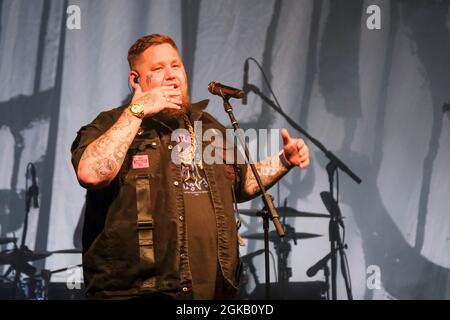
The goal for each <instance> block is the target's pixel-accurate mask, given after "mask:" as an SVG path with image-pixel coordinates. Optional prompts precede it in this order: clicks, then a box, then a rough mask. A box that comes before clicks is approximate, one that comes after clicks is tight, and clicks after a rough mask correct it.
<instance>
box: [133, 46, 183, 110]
mask: <svg viewBox="0 0 450 320" xmlns="http://www.w3.org/2000/svg"><path fill="white" fill-rule="evenodd" d="M135 67H136V70H137V71H138V72H139V74H140V76H141V80H140V81H139V84H140V85H141V88H142V91H143V92H145V91H148V90H150V89H153V88H157V87H161V86H173V87H174V88H175V89H178V90H180V93H181V97H182V102H183V110H184V111H187V110H188V108H189V95H188V85H187V77H186V71H185V69H184V65H183V62H182V61H181V57H180V55H179V53H178V51H177V50H176V49H175V48H173V47H172V46H171V45H170V44H168V43H163V44H159V45H155V46H151V47H149V48H148V49H147V50H145V51H144V52H143V53H142V54H141V56H140V57H139V59H138V60H137V62H136V66H135ZM165 111H166V112H165V113H167V111H169V110H165ZM172 112H173V110H170V112H169V113H172Z"/></svg>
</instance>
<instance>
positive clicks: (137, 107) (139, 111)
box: [128, 103, 144, 119]
mask: <svg viewBox="0 0 450 320" xmlns="http://www.w3.org/2000/svg"><path fill="white" fill-rule="evenodd" d="M128 109H130V112H131V113H132V114H133V115H134V116H136V117H138V118H139V119H142V118H144V106H143V105H142V104H140V103H132V104H130V106H129V107H128Z"/></svg>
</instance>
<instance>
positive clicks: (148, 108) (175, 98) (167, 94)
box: [131, 84, 181, 117]
mask: <svg viewBox="0 0 450 320" xmlns="http://www.w3.org/2000/svg"><path fill="white" fill-rule="evenodd" d="M133 87H134V88H135V91H134V96H133V99H132V100H131V103H139V104H142V105H143V106H144V114H145V116H146V117H151V116H154V115H155V114H157V113H159V112H160V111H162V110H164V109H175V110H180V109H181V92H180V90H179V89H174V87H173V86H162V87H158V88H153V89H150V90H149V91H146V92H142V88H141V86H140V85H139V84H135V85H134V86H133Z"/></svg>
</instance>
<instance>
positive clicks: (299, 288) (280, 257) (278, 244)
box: [239, 206, 330, 299]
mask: <svg viewBox="0 0 450 320" xmlns="http://www.w3.org/2000/svg"><path fill="white" fill-rule="evenodd" d="M276 209H277V211H278V213H279V215H280V217H282V218H283V227H284V230H285V236H284V237H283V238H280V237H279V236H278V233H277V232H276V231H270V232H269V241H270V242H272V243H273V246H274V248H275V251H276V255H277V266H278V268H277V270H278V272H277V274H278V278H277V282H276V283H271V284H270V287H271V291H272V292H273V294H272V295H273V298H276V299H325V296H326V291H327V290H328V288H327V287H328V285H327V284H326V283H325V282H323V281H313V282H289V278H290V277H292V268H290V267H288V263H287V262H288V257H289V253H290V252H291V244H290V242H291V241H293V242H294V244H295V245H297V241H298V240H306V239H312V238H317V237H321V236H322V235H320V234H315V233H305V232H296V230H295V228H294V227H293V226H291V225H289V224H286V223H285V221H286V218H328V219H330V215H328V214H322V213H314V212H304V211H298V210H296V209H294V208H291V207H287V206H283V207H278V208H276ZM239 214H242V215H245V216H251V217H256V216H257V215H258V210H253V209H244V210H239ZM240 236H241V237H242V238H245V239H249V240H264V233H244V234H241V235H240ZM262 253H264V249H261V250H257V251H255V252H252V253H249V254H247V255H245V256H242V257H241V261H242V263H243V268H244V269H243V277H242V280H241V292H240V296H241V298H242V299H264V286H265V284H261V283H260V282H259V279H258V277H257V275H256V269H255V266H254V264H253V262H252V260H253V258H254V257H256V256H257V255H259V254H262ZM250 275H251V276H252V278H253V280H254V283H255V288H254V290H253V291H252V292H251V293H248V292H247V290H248V288H247V287H248V285H249V278H250Z"/></svg>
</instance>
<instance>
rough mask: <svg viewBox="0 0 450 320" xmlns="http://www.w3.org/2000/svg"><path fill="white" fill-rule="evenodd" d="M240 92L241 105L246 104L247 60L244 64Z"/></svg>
mask: <svg viewBox="0 0 450 320" xmlns="http://www.w3.org/2000/svg"><path fill="white" fill-rule="evenodd" d="M242 90H244V96H243V97H242V104H243V105H246V104H247V94H248V59H247V60H245V63H244V80H243V81H242Z"/></svg>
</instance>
